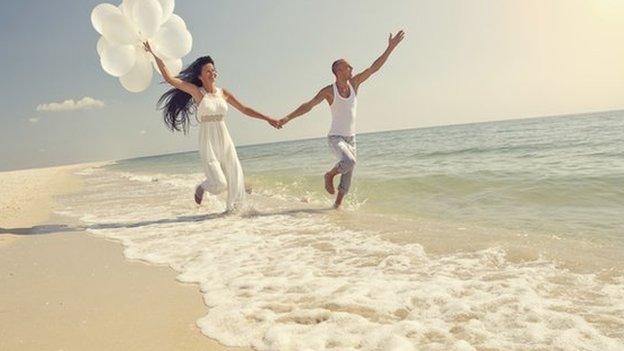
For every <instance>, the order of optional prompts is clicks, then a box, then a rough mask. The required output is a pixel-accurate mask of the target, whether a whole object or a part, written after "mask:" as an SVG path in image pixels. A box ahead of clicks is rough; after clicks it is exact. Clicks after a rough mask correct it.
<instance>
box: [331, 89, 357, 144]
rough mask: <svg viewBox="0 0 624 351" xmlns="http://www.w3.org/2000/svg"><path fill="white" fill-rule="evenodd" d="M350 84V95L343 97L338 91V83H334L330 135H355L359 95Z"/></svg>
mask: <svg viewBox="0 0 624 351" xmlns="http://www.w3.org/2000/svg"><path fill="white" fill-rule="evenodd" d="M347 84H348V85H349V97H348V98H346V99H345V98H343V97H342V96H340V94H339V93H338V87H337V86H336V83H334V84H332V87H333V88H334V101H333V102H332V104H331V105H330V108H331V113H332V123H331V128H330V130H329V134H328V135H341V136H347V137H350V136H354V135H355V113H356V110H357V96H355V89H353V87H352V86H351V83H350V82H347Z"/></svg>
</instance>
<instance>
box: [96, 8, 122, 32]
mask: <svg viewBox="0 0 624 351" xmlns="http://www.w3.org/2000/svg"><path fill="white" fill-rule="evenodd" d="M116 13H117V8H116V7H115V6H113V5H111V4H99V5H97V6H96V7H95V8H93V11H91V24H92V25H93V28H95V30H96V31H97V32H98V33H100V34H102V27H103V25H102V24H103V23H104V22H105V21H106V17H108V16H110V15H114V14H116Z"/></svg>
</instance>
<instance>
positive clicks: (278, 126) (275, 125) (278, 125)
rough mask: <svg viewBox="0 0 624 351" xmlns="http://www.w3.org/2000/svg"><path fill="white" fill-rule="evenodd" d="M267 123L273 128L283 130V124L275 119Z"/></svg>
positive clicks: (270, 119)
mask: <svg viewBox="0 0 624 351" xmlns="http://www.w3.org/2000/svg"><path fill="white" fill-rule="evenodd" d="M266 121H267V123H269V124H270V125H271V126H272V127H273V128H275V129H281V128H282V123H280V121H278V120H276V119H273V118H270V117H269V118H268V119H267V120H266Z"/></svg>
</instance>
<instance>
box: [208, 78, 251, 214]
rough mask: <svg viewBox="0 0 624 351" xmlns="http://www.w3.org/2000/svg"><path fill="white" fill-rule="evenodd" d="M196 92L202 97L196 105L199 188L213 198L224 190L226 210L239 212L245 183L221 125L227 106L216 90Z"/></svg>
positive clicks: (224, 129)
mask: <svg viewBox="0 0 624 351" xmlns="http://www.w3.org/2000/svg"><path fill="white" fill-rule="evenodd" d="M199 90H200V91H201V93H202V94H203V98H202V100H201V101H200V102H199V104H197V120H198V122H199V155H200V156H201V160H202V166H203V168H204V173H205V174H206V180H205V181H203V182H202V183H201V185H200V186H201V187H202V188H203V189H204V191H207V192H209V193H211V194H214V195H216V194H220V193H222V192H224V191H226V190H227V192H228V195H227V204H226V206H227V210H228V211H233V210H236V209H240V208H242V205H243V202H244V200H245V181H244V178H243V169H242V167H241V164H240V161H239V160H238V154H237V153H236V148H235V147H234V143H233V142H232V138H231V137H230V133H229V132H228V130H227V127H226V125H225V121H224V119H225V116H226V114H227V111H228V104H227V102H226V101H225V98H224V97H223V90H222V89H221V88H217V91H216V92H215V93H208V92H207V91H206V90H205V89H204V88H199Z"/></svg>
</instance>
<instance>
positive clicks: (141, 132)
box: [139, 130, 147, 135]
mask: <svg viewBox="0 0 624 351" xmlns="http://www.w3.org/2000/svg"><path fill="white" fill-rule="evenodd" d="M139 133H140V134H141V135H145V134H147V131H146V130H142V131H140V132H139Z"/></svg>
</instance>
